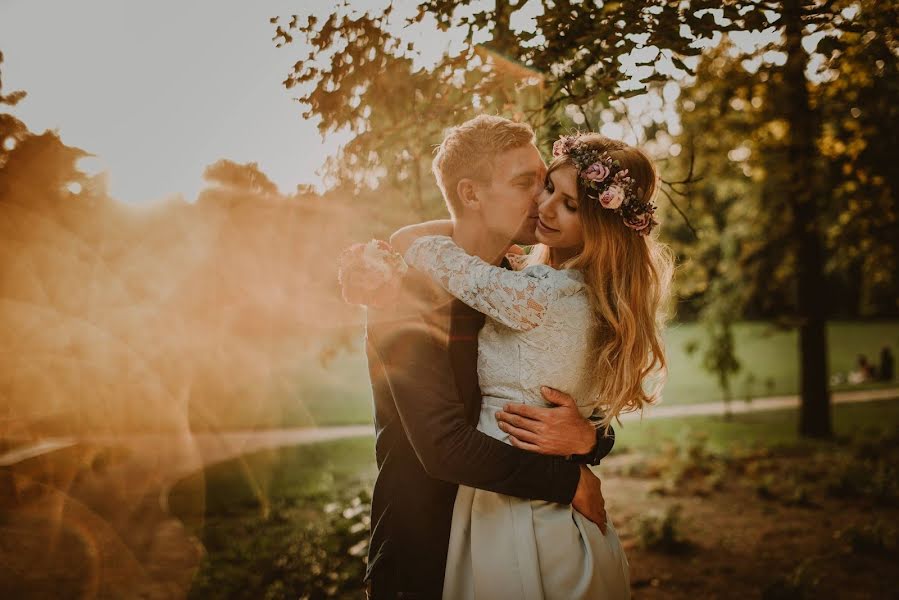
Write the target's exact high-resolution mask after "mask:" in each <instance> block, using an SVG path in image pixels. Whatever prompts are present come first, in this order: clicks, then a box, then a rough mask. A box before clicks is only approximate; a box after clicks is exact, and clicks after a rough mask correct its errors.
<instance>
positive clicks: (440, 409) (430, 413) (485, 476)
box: [367, 320, 580, 504]
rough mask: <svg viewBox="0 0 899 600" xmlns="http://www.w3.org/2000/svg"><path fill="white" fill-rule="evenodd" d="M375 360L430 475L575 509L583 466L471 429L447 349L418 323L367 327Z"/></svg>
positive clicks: (409, 436) (407, 322)
mask: <svg viewBox="0 0 899 600" xmlns="http://www.w3.org/2000/svg"><path fill="white" fill-rule="evenodd" d="M367 338H368V340H367V341H368V343H367V350H368V352H369V353H370V356H369V360H378V361H380V362H381V363H382V365H383V368H384V376H385V377H386V379H387V383H388V385H389V386H390V390H391V393H392V395H393V398H394V401H395V403H396V408H397V412H398V413H399V417H400V420H401V422H402V425H403V428H404V430H405V433H406V436H407V438H408V439H409V442H410V443H411V445H412V448H413V449H414V451H415V453H416V455H417V457H418V459H419V461H420V462H421V464H422V465H423V467H424V469H425V471H426V472H427V473H428V474H429V475H430V476H431V477H434V478H435V479H442V480H445V481H450V482H453V483H459V484H463V485H467V486H470V487H476V488H480V489H484V490H489V491H493V492H498V493H501V494H506V495H509V496H517V497H520V498H529V499H533V500H546V501H550V502H559V503H563V504H568V503H570V502H571V499H572V498H573V497H574V492H575V490H576V488H577V484H578V480H579V478H580V467H579V466H578V465H577V464H575V463H574V462H571V461H566V460H565V459H564V458H562V457H555V456H546V455H540V454H535V453H532V452H527V451H525V450H521V449H519V448H515V447H513V446H510V445H508V444H505V443H503V442H501V441H499V440H497V439H495V438H492V437H490V436H488V435H486V434H484V433H482V432H480V431H478V430H477V429H476V428H475V427H473V426H472V425H470V424H469V423H468V422H467V421H466V418H465V403H464V401H463V399H462V398H461V397H460V396H459V391H458V388H457V386H456V381H455V377H454V374H453V371H452V368H451V366H450V359H449V353H448V351H447V347H446V345H445V344H444V343H442V342H440V341H439V340H438V339H437V337H436V336H435V335H433V332H431V331H429V330H428V329H427V326H426V325H425V324H424V322H423V321H422V322H419V321H417V320H413V321H404V322H403V323H402V324H400V323H396V322H394V323H393V324H391V325H389V326H386V325H385V326H369V327H368V329H367Z"/></svg>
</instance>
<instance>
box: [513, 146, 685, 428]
mask: <svg viewBox="0 0 899 600" xmlns="http://www.w3.org/2000/svg"><path fill="white" fill-rule="evenodd" d="M579 143H580V144H586V145H589V146H591V147H593V148H595V149H596V150H599V151H600V152H607V153H608V154H609V155H610V156H611V157H612V158H613V159H615V160H617V161H619V163H620V164H621V167H622V168H624V169H627V170H628V174H629V175H630V176H631V177H633V178H634V179H635V180H636V182H637V188H639V190H640V191H642V199H644V200H652V199H653V198H654V196H655V194H656V192H657V189H658V174H657V172H656V169H655V166H654V165H653V163H652V160H650V158H649V157H648V156H647V155H646V154H645V153H644V152H642V151H641V150H639V149H637V148H634V147H631V146H629V145H627V144H625V143H624V142H621V141H619V140H614V139H610V138H607V137H605V136H603V135H600V134H595V133H593V134H584V135H582V136H581V137H580V138H579ZM563 166H572V167H574V168H575V169H577V165H576V164H575V163H574V162H573V161H572V160H571V158H570V157H569V156H568V155H564V154H563V155H562V156H559V157H557V158H556V159H555V160H553V162H552V163H551V164H550V166H549V170H548V172H547V176H549V173H552V172H553V171H555V170H557V169H559V168H561V167H563ZM577 185H578V214H579V216H580V220H581V224H582V225H583V228H584V248H583V250H582V251H581V252H580V253H579V254H578V255H576V256H574V257H572V258H570V259H568V260H566V261H565V262H564V263H563V264H562V265H560V266H561V268H571V269H578V270H580V271H581V272H583V274H584V279H585V282H586V284H587V287H588V288H589V297H590V304H591V306H592V308H593V311H594V316H595V319H596V328H595V331H596V338H595V343H594V344H592V349H591V355H590V357H589V360H590V364H593V365H595V368H594V369H593V375H594V377H593V381H592V382H591V383H592V386H591V388H590V389H591V390H592V393H594V394H595V401H596V404H597V407H598V408H600V409H601V410H602V411H603V412H604V418H603V420H602V421H601V423H600V425H599V426H600V427H608V426H609V425H610V424H611V422H612V420H614V419H617V418H618V416H619V415H620V414H621V413H625V412H633V411H637V410H640V411H642V409H643V408H644V407H645V406H646V405H648V404H652V403H654V402H656V401H657V400H658V399H659V398H660V395H661V389H662V386H663V385H664V382H665V379H666V377H667V370H668V363H667V360H666V357H665V346H664V340H663V338H662V332H663V330H664V328H665V325H666V323H667V322H668V319H669V318H670V309H671V307H670V299H671V297H670V294H671V282H672V279H673V275H674V254H673V252H672V251H671V249H670V248H669V247H668V246H667V245H665V244H663V243H661V242H659V241H658V240H657V239H656V238H655V235H656V234H655V233H651V234H649V235H645V236H644V235H639V234H638V233H637V232H636V231H634V230H633V229H631V228H629V227H627V226H626V225H625V224H624V222H623V220H622V218H621V217H620V216H619V215H618V214H616V213H615V211H613V210H610V209H606V208H603V207H602V206H601V205H600V203H599V202H598V201H597V200H595V199H593V198H590V197H587V195H586V193H587V189H588V188H586V187H585V186H584V185H583V180H582V179H581V178H580V177H578V178H577ZM656 229H657V228H656ZM536 250H537V251H536V252H535V253H534V257H533V259H532V260H529V261H528V262H542V263H553V264H555V262H556V261H553V249H552V248H547V247H543V248H538V249H536Z"/></svg>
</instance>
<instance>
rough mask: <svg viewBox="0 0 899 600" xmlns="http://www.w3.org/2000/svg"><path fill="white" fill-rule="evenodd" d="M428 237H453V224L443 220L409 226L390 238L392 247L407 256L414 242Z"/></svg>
mask: <svg viewBox="0 0 899 600" xmlns="http://www.w3.org/2000/svg"><path fill="white" fill-rule="evenodd" d="M426 235H448V236H451V235H453V222H452V221H450V220H449V219H442V220H439V221H426V222H424V223H416V224H415V225H407V226H406V227H403V228H402V229H400V230H399V231H397V232H396V233H394V234H393V235H392V236H390V245H391V246H393V249H394V250H396V251H397V252H399V253H400V254H401V255H405V254H406V250H408V249H409V246H411V245H412V242H414V241H415V240H417V239H418V238H420V237H423V236H426Z"/></svg>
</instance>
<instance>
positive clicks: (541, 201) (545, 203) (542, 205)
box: [537, 189, 552, 213]
mask: <svg viewBox="0 0 899 600" xmlns="http://www.w3.org/2000/svg"><path fill="white" fill-rule="evenodd" d="M551 200H552V194H550V193H549V192H548V191H547V190H546V189H544V190H543V191H542V192H540V195H539V196H538V197H537V208H538V209H539V210H540V212H543V213H545V212H547V211H548V210H549V208H550V205H551V204H552V202H551Z"/></svg>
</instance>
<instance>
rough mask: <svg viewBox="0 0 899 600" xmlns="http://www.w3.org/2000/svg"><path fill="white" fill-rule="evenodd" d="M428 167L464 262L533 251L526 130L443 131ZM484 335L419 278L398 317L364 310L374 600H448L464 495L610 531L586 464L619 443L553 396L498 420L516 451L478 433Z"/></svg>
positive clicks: (489, 126)
mask: <svg viewBox="0 0 899 600" xmlns="http://www.w3.org/2000/svg"><path fill="white" fill-rule="evenodd" d="M433 168H434V173H435V175H436V177H437V181H438V184H439V185H440V188H441V191H442V192H443V195H444V198H445V200H446V202H447V206H448V208H449V210H450V213H451V215H452V216H453V224H454V227H453V238H454V240H455V241H456V243H457V244H459V245H460V246H461V247H462V248H464V249H465V250H466V251H467V252H468V253H469V254H472V255H477V256H480V257H481V258H483V259H484V260H486V261H488V262H492V263H493V264H500V262H501V261H502V260H503V256H504V255H505V253H506V252H507V251H508V249H509V246H510V244H511V241H512V240H514V241H516V242H519V243H523V244H532V243H534V242H535V241H536V240H535V237H534V230H535V227H536V217H537V213H536V202H535V200H536V197H537V195H538V194H539V192H540V190H541V189H542V186H543V179H544V174H545V172H546V166H545V164H544V163H543V160H542V158H541V157H540V153H539V152H538V151H537V148H536V146H535V145H534V132H533V130H532V129H531V128H530V126H528V125H526V124H523V123H515V122H512V121H509V120H507V119H503V118H500V117H494V116H487V115H481V116H479V117H476V118H474V119H472V120H470V121H467V122H466V123H463V124H462V125H460V126H458V127H455V128H453V129H452V130H451V131H450V132H449V133H448V134H447V136H446V138H445V139H444V141H443V143H442V144H441V146H440V149H439V151H438V153H437V156H436V157H435V159H434V163H433ZM504 266H507V265H504ZM483 324H484V316H483V315H481V314H480V313H478V312H476V311H474V310H473V309H471V308H470V307H468V306H466V305H465V304H463V303H462V302H460V301H459V300H456V299H453V298H450V297H449V296H447V295H446V294H445V293H444V292H443V291H442V290H440V289H438V288H436V286H435V285H434V284H433V283H432V281H431V280H430V278H428V277H427V276H426V275H424V274H422V273H419V272H417V271H415V270H413V269H410V270H409V272H408V274H407V275H406V277H405V279H404V281H403V290H402V293H401V296H400V299H399V300H398V301H397V302H396V304H395V305H394V306H392V307H390V308H389V309H374V308H370V309H369V313H368V322H367V326H366V351H367V355H368V362H369V372H370V376H371V384H372V392H373V396H374V412H375V430H376V441H375V454H376V459H377V464H378V477H377V479H376V481H375V486H374V492H373V495H372V514H371V522H372V532H371V543H370V546H369V553H368V570H367V573H366V577H365V579H366V584H367V590H368V594H369V597H370V598H373V599H375V600H380V599H384V598H390V599H393V598H406V599H408V598H416V599H423V598H428V599H430V598H440V597H441V593H442V589H443V577H444V569H445V564H446V555H447V546H448V543H449V532H450V524H451V520H452V513H453V503H454V501H455V496H456V490H457V486H458V485H459V484H464V485H468V486H471V487H476V488H481V489H485V490H489V491H493V492H498V493H501V494H506V495H510V496H517V497H521V498H529V499H535V500H544V501H549V502H558V503H562V504H572V506H573V507H574V508H575V509H577V510H578V511H579V512H581V513H582V514H583V515H584V516H586V517H587V518H589V519H590V520H592V521H594V522H595V523H597V524H598V525H599V526H600V527H601V528H603V529H604V528H605V510H604V505H603V499H602V493H601V488H600V482H599V479H597V478H596V476H595V475H594V474H593V473H592V472H591V471H590V470H589V469H588V468H587V467H586V466H585V465H586V464H588V463H589V464H598V462H599V460H600V459H601V458H602V457H603V456H605V455H606V454H607V453H608V452H609V451H610V450H611V446H612V444H613V443H614V437H604V436H603V435H602V433H601V432H599V430H597V429H596V428H594V427H593V426H592V425H591V424H590V422H589V421H587V420H585V419H584V418H583V417H581V415H580V413H579V412H578V411H577V408H576V406H575V404H574V401H573V399H571V398H570V397H568V396H566V395H565V394H562V393H560V392H556V391H554V390H547V391H546V392H544V395H545V396H546V398H547V400H549V401H550V402H552V403H553V404H557V405H558V406H556V407H553V408H547V409H541V408H536V407H525V406H523V405H510V406H509V407H507V411H504V412H501V413H499V417H500V418H501V419H502V422H501V427H502V428H503V430H504V431H506V432H507V433H509V434H510V435H511V436H512V439H511V441H512V443H513V445H509V444H505V443H503V442H501V441H499V440H497V439H494V438H492V437H490V436H488V435H486V434H484V433H481V432H480V431H478V430H477V429H476V424H477V421H478V413H479V409H480V402H481V392H480V389H479V387H478V377H477V352H478V350H477V335H478V331H479V330H480V328H481V326H482V325H483ZM516 446H517V447H516Z"/></svg>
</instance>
